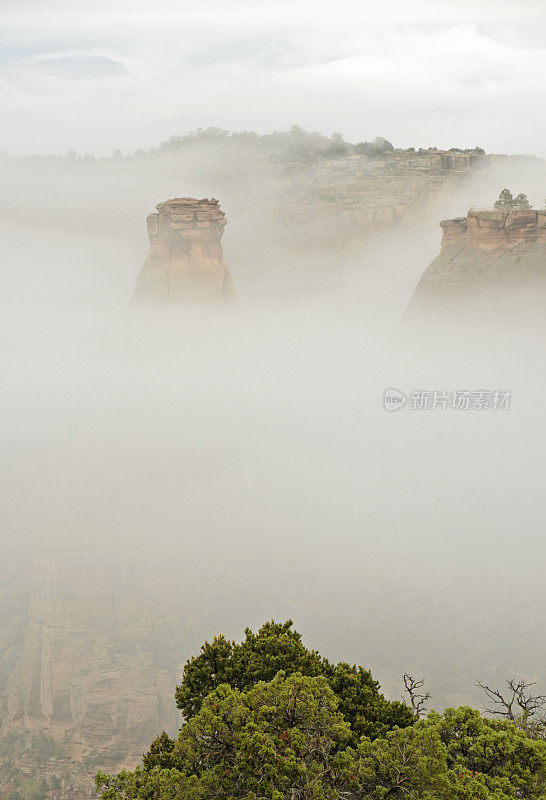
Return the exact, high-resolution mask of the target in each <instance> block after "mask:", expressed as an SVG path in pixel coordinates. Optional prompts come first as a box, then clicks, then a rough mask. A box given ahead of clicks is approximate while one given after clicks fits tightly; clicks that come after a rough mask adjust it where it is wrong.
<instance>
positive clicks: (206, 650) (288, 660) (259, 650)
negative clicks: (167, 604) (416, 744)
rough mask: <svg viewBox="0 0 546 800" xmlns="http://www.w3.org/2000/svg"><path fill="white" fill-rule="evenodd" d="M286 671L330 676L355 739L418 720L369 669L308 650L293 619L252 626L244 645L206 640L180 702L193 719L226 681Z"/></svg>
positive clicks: (190, 665)
mask: <svg viewBox="0 0 546 800" xmlns="http://www.w3.org/2000/svg"><path fill="white" fill-rule="evenodd" d="M280 670H282V671H283V672H284V673H285V674H286V675H292V674H293V673H295V672H299V673H301V674H302V675H306V676H310V677H312V676H318V675H323V676H325V677H326V679H327V680H328V682H329V684H330V686H331V688H332V689H333V691H334V693H335V694H336V696H337V698H338V700H339V704H340V706H339V707H340V711H341V712H342V714H343V715H344V717H345V719H346V720H347V722H348V723H349V724H350V726H351V730H352V732H353V740H354V743H355V742H357V741H358V739H359V738H360V736H362V735H366V736H370V738H374V737H375V736H381V735H383V734H384V733H385V732H386V731H387V730H390V729H391V728H392V727H394V726H395V725H398V726H399V727H401V728H402V727H405V726H407V725H411V724H412V723H413V722H414V721H415V718H414V716H413V714H412V712H411V710H410V709H408V707H407V706H406V705H404V704H403V703H399V702H391V701H388V700H386V699H385V697H384V696H383V695H382V694H381V693H380V691H379V688H380V687H379V684H378V683H377V681H374V679H373V678H372V675H371V673H370V672H369V671H368V670H365V669H364V668H363V667H357V666H356V665H353V666H350V665H349V664H344V663H339V664H337V665H336V666H334V665H333V664H330V662H329V661H328V660H327V659H325V658H322V657H321V655H320V654H319V653H318V652H317V651H316V650H308V649H307V648H306V647H305V645H304V644H303V643H302V641H301V634H300V633H298V632H297V631H294V630H292V620H287V621H286V622H283V623H278V622H274V621H271V622H266V623H265V625H263V626H262V627H261V628H260V630H259V631H258V633H257V634H255V633H253V632H252V631H251V630H250V628H247V629H246V630H245V639H244V640H243V642H241V644H236V643H235V642H231V641H228V640H227V639H226V638H225V637H223V636H217V637H216V638H215V639H214V640H213V641H212V643H209V642H205V644H204V645H203V647H202V648H201V653H200V654H199V655H198V656H196V657H195V658H192V659H190V660H189V661H188V662H187V663H186V665H185V667H184V674H183V676H182V681H181V683H180V685H179V686H178V687H177V689H176V701H177V705H178V707H179V708H181V709H182V711H183V712H184V715H185V717H186V719H190V718H191V717H192V716H193V715H194V714H195V713H196V712H197V711H199V709H200V708H201V705H202V703H203V701H204V699H205V697H206V696H207V695H208V694H209V692H211V691H213V690H214V689H215V688H217V687H218V686H219V685H220V684H222V683H227V684H229V685H230V686H231V687H233V688H235V689H241V690H245V689H249V688H250V687H251V686H253V685H254V684H256V683H258V681H269V680H272V679H273V678H274V677H275V675H276V674H277V673H278V672H279V671H280Z"/></svg>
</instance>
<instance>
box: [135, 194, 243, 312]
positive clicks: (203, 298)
mask: <svg viewBox="0 0 546 800" xmlns="http://www.w3.org/2000/svg"><path fill="white" fill-rule="evenodd" d="M156 209H157V211H156V212H155V213H152V214H149V215H148V217H147V220H146V225H147V228H148V238H149V240H150V250H149V253H148V257H147V259H146V261H145V263H144V266H143V267H142V269H141V271H140V274H139V276H138V279H137V283H136V287H135V291H134V294H133V302H136V303H139V302H146V303H152V304H156V305H168V304H177V303H188V304H192V303H202V302H210V301H223V300H231V299H233V298H234V296H235V292H234V289H233V283H232V280H231V273H230V271H229V268H228V266H227V264H226V263H225V261H224V256H223V252H222V245H221V239H222V235H223V233H224V228H225V225H226V219H225V214H224V212H223V211H221V210H220V205H219V202H218V200H215V199H214V198H212V199H211V200H207V199H205V200H196V199H194V198H192V197H181V198H175V199H173V200H166V201H165V202H164V203H159V205H157V206H156Z"/></svg>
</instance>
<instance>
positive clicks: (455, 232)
mask: <svg viewBox="0 0 546 800" xmlns="http://www.w3.org/2000/svg"><path fill="white" fill-rule="evenodd" d="M440 225H441V228H442V231H443V236H442V246H441V253H440V255H439V256H438V258H436V259H435V260H434V261H433V262H432V264H431V265H430V266H429V267H428V269H427V270H426V271H425V272H424V273H423V276H422V277H421V279H420V281H419V283H418V285H417V288H416V290H415V294H414V296H413V298H412V300H411V303H410V305H409V307H408V310H407V312H406V317H405V318H406V320H414V321H421V322H423V321H425V320H427V319H430V318H438V317H444V319H451V318H452V317H454V316H455V317H458V316H460V317H461V318H463V319H466V318H467V317H468V316H471V317H472V316H480V315H487V316H489V315H490V314H492V315H494V316H495V315H496V314H498V313H500V312H505V311H506V312H510V311H511V312H513V313H518V312H523V313H526V312H529V311H532V310H533V309H535V308H536V310H537V311H540V312H542V313H543V309H544V305H543V303H544V300H545V298H546V211H535V210H528V211H512V212H503V211H479V210H472V209H471V210H470V211H469V212H468V214H467V216H466V217H461V218H458V219H449V220H444V221H442V222H441V223H440Z"/></svg>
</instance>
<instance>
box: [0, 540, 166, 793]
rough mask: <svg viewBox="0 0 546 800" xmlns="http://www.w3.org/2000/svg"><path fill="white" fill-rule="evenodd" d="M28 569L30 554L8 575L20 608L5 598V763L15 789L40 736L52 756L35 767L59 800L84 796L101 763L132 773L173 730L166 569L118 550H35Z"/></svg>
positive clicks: (33, 762) (31, 764)
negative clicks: (9, 744)
mask: <svg viewBox="0 0 546 800" xmlns="http://www.w3.org/2000/svg"><path fill="white" fill-rule="evenodd" d="M25 564H28V554H27V555H26V556H24V557H23V556H21V557H20V558H19V560H18V561H17V563H15V562H14V564H13V565H12V568H14V567H16V569H17V573H16V574H17V576H18V586H17V603H15V600H14V596H15V592H14V589H13V588H12V589H11V591H10V592H8V590H7V589H6V591H5V595H6V598H7V597H10V598H11V600H10V602H11V605H12V606H13V608H11V607H10V609H8V611H9V617H10V618H11V622H10V625H7V626H4V625H3V628H4V631H3V634H2V640H4V639H5V640H6V641H1V642H0V644H2V646H3V648H4V652H3V653H2V654H1V655H2V657H3V658H2V664H1V666H2V673H3V677H4V679H5V680H4V686H3V687H1V689H0V700H1V701H2V705H3V706H4V709H3V717H4V723H5V725H4V729H3V730H2V732H1V733H2V736H5V735H10V732H11V735H12V736H13V735H16V736H18V737H19V739H18V740H17V742H16V743H15V746H14V748H13V752H9V753H8V756H7V757H6V759H5V761H6V763H7V762H8V760H9V761H10V764H11V761H13V764H11V766H12V768H13V770H14V773H15V775H16V776H17V774H18V778H17V780H19V781H20V780H23V779H24V778H26V777H28V778H33V777H35V772H36V769H37V767H38V766H39V757H38V754H37V753H35V752H34V751H35V750H39V747H38V746H37V745H36V744H35V740H36V737H37V736H39V737H41V739H40V738H39V742H42V739H43V736H44V734H47V738H48V741H49V742H50V745H51V748H52V751H53V752H52V753H51V755H50V757H48V758H47V759H46V761H45V764H44V765H43V766H44V769H45V767H46V766H47V768H48V770H49V773H50V777H51V785H54V784H55V783H56V782H58V783H59V784H60V786H61V788H62V791H63V792H64V794H61V795H59V796H62V797H63V798H64V797H77V798H84V797H85V798H87V797H93V796H94V792H93V773H94V772H95V771H96V769H97V768H99V766H100V765H101V763H112V762H117V763H118V765H125V764H127V765H133V764H136V762H137V761H138V759H139V757H140V756H141V754H142V752H143V751H144V750H145V749H146V748H147V746H148V745H149V743H150V741H152V740H153V739H154V738H155V736H157V735H158V733H160V732H161V731H162V730H164V729H165V730H169V731H171V733H172V732H174V731H175V730H176V728H177V726H178V724H179V715H178V712H177V710H176V706H175V704H174V699H173V698H174V688H175V677H176V669H175V668H174V664H173V662H172V659H170V658H169V654H168V653H165V652H164V650H162V649H161V644H163V645H164V644H165V642H169V640H170V638H171V637H170V635H169V633H168V631H165V630H164V629H165V627H168V626H169V619H170V613H171V606H172V598H171V597H170V596H169V589H168V586H167V583H166V581H165V580H164V579H163V578H164V575H165V574H166V572H167V570H166V568H165V565H164V564H160V565H158V564H156V565H154V564H152V563H151V562H150V558H149V557H147V558H146V559H145V560H144V559H141V558H139V557H138V556H137V555H134V554H131V553H127V552H125V553H123V555H121V554H119V553H116V551H115V550H110V551H83V552H82V551H79V552H77V551H73V550H66V551H62V550H55V551H38V552H35V553H34V554H33V556H32V559H31V564H30V567H28V566H24V565H25ZM6 614H7V611H6ZM2 622H7V620H2ZM172 639H173V645H174V640H175V637H174V634H173V635H172ZM177 644H179V643H177ZM175 646H176V645H175ZM178 655H179V654H178ZM22 742H24V746H23V744H22ZM33 742H34V744H33ZM42 748H43V742H42ZM23 750H25V751H26V752H27V753H28V754H29V755H27V758H26V760H25V759H24V758H22V751H23ZM57 751H58V752H57ZM18 771H19V772H18ZM5 788H6V784H5V775H4V774H3V772H2V771H0V793H1V790H2V789H5ZM51 796H52V797H53V796H55V795H54V794H52V795H51Z"/></svg>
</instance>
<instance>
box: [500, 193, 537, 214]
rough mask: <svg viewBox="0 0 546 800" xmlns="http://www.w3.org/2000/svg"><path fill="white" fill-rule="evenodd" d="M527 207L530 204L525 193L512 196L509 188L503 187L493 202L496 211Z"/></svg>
mask: <svg viewBox="0 0 546 800" xmlns="http://www.w3.org/2000/svg"><path fill="white" fill-rule="evenodd" d="M529 208H531V204H530V203H529V200H528V199H527V195H525V194H518V196H517V197H514V196H513V195H512V192H511V191H510V190H509V189H503V190H502V192H501V193H500V194H499V197H498V199H497V201H496V202H495V209H496V210H497V211H527V210H528V209H529Z"/></svg>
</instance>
